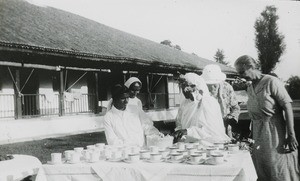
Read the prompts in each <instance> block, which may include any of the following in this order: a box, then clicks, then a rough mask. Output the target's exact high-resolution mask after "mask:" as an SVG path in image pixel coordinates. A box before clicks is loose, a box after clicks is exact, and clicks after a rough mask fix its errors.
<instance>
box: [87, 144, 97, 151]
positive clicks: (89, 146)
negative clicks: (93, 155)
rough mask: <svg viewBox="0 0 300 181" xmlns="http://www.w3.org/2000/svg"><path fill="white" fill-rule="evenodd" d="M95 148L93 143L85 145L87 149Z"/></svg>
mask: <svg viewBox="0 0 300 181" xmlns="http://www.w3.org/2000/svg"><path fill="white" fill-rule="evenodd" d="M95 148H96V146H95V145H87V146H86V149H87V150H94V149H95Z"/></svg>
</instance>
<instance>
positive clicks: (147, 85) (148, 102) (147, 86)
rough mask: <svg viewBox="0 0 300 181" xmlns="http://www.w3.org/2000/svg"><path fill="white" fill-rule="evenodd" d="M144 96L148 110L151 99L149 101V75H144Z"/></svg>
mask: <svg viewBox="0 0 300 181" xmlns="http://www.w3.org/2000/svg"><path fill="white" fill-rule="evenodd" d="M146 90H147V93H146V96H147V104H146V106H147V109H150V104H151V99H150V85H149V74H147V75H146Z"/></svg>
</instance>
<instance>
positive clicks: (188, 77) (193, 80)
mask: <svg viewBox="0 0 300 181" xmlns="http://www.w3.org/2000/svg"><path fill="white" fill-rule="evenodd" d="M183 78H184V80H185V81H187V82H188V83H190V84H194V85H196V88H197V90H198V91H200V90H202V92H203V96H207V95H209V90H208V88H207V85H206V83H205V81H204V79H203V78H202V77H201V76H199V75H198V74H195V73H186V74H185V75H184V76H183Z"/></svg>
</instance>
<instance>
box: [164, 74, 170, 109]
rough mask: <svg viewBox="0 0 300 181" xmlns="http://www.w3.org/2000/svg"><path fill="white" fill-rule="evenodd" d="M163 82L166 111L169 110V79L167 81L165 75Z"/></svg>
mask: <svg viewBox="0 0 300 181" xmlns="http://www.w3.org/2000/svg"><path fill="white" fill-rule="evenodd" d="M164 82H165V99H166V104H165V106H166V109H169V108H170V105H169V84H168V82H169V79H168V76H167V75H166V76H165V79H164Z"/></svg>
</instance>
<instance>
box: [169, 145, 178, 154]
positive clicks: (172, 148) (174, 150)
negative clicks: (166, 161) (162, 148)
mask: <svg viewBox="0 0 300 181" xmlns="http://www.w3.org/2000/svg"><path fill="white" fill-rule="evenodd" d="M169 150H170V153H172V154H175V153H178V152H177V151H178V148H177V147H175V146H172V147H169Z"/></svg>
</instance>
